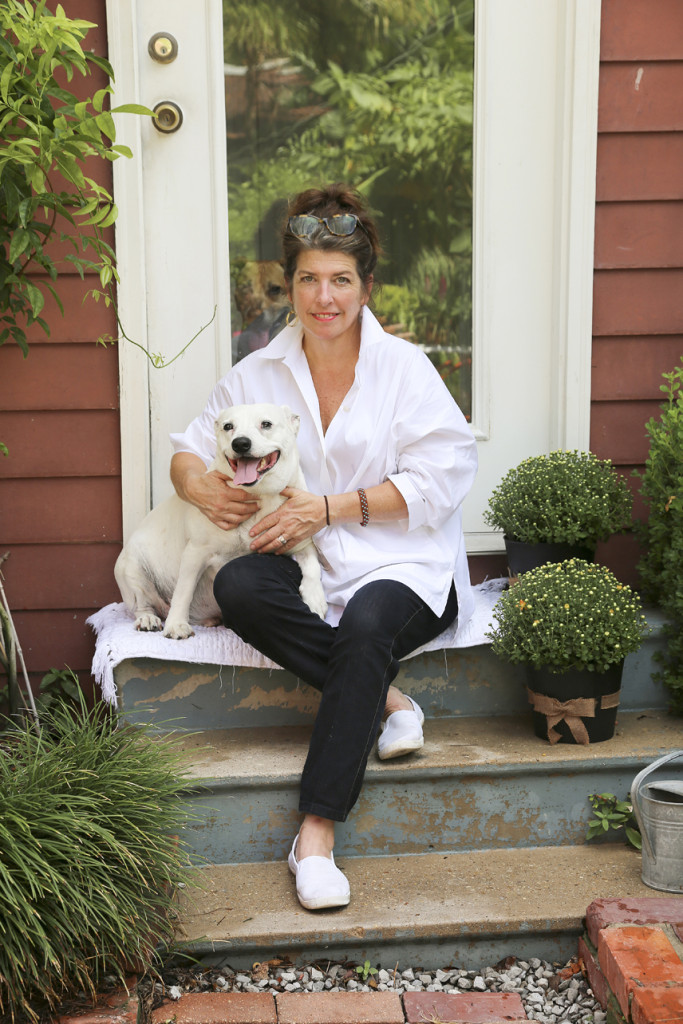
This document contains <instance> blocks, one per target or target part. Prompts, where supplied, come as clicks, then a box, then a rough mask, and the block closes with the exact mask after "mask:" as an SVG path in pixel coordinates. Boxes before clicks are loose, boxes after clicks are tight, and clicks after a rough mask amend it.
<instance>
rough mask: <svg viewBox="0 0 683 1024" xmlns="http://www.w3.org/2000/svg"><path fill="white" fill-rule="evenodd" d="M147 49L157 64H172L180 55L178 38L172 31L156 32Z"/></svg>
mask: <svg viewBox="0 0 683 1024" xmlns="http://www.w3.org/2000/svg"><path fill="white" fill-rule="evenodd" d="M147 51H148V53H149V55H150V57H151V58H152V60H155V61H156V62H157V64H170V63H171V61H172V60H175V59H176V57H177V56H178V40H177V39H176V38H175V36H172V35H171V33H170V32H155V33H154V35H153V36H152V38H151V39H150V41H149V43H148V44H147Z"/></svg>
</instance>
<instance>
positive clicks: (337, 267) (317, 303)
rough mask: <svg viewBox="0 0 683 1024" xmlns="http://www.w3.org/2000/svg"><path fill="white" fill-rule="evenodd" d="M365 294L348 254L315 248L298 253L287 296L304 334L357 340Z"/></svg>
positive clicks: (337, 339) (366, 290)
mask: <svg viewBox="0 0 683 1024" xmlns="http://www.w3.org/2000/svg"><path fill="white" fill-rule="evenodd" d="M371 287H372V282H371V283H370V288H371ZM369 295H370V289H369V288H365V287H364V286H363V282H362V281H361V279H360V275H359V274H358V268H357V265H356V261H355V259H354V258H353V257H352V256H348V255H346V254H345V253H339V252H333V251H332V252H324V251H321V250H319V249H312V250H310V251H307V252H302V253H301V254H300V255H299V257H298V259H297V263H296V270H295V271H294V277H293V278H292V281H291V284H290V288H289V297H290V301H291V303H292V305H293V307H294V312H295V313H296V314H297V316H298V317H299V320H300V321H301V323H302V325H303V329H304V334H305V335H307V336H311V337H314V338H317V339H319V340H320V341H340V340H341V341H344V340H347V341H354V342H357V341H358V339H359V337H360V312H361V309H362V308H363V306H364V305H365V303H366V302H367V300H368V298H369Z"/></svg>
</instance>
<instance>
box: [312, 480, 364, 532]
mask: <svg viewBox="0 0 683 1024" xmlns="http://www.w3.org/2000/svg"><path fill="white" fill-rule="evenodd" d="M361 492H362V497H361ZM323 499H324V502H325V520H326V522H325V525H326V526H335V525H340V524H341V523H358V525H359V526H367V524H368V522H369V521H370V518H371V513H370V505H369V502H368V498H367V494H366V492H365V490H364V489H363V488H360V489H359V490H357V491H347V492H346V493H344V494H327V495H323Z"/></svg>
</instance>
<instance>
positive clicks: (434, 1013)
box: [403, 992, 527, 1024]
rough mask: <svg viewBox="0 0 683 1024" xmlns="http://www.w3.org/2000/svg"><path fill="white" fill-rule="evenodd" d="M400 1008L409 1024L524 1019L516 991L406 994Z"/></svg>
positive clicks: (468, 1023)
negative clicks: (436, 1021) (435, 1021)
mask: <svg viewBox="0 0 683 1024" xmlns="http://www.w3.org/2000/svg"><path fill="white" fill-rule="evenodd" d="M403 1008H404V1010H405V1015H406V1021H407V1022H408V1024H424V1022H425V1021H431V1020H440V1021H449V1024H450V1022H452V1024H499V1022H502V1021H505V1022H506V1024H509V1022H511V1021H521V1020H526V1019H527V1016H526V1013H525V1012H524V1005H523V1003H522V1000H521V999H520V997H519V996H518V995H517V993H516V992H462V993H460V992H406V994H405V995H404V997H403Z"/></svg>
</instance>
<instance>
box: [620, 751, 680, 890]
mask: <svg viewBox="0 0 683 1024" xmlns="http://www.w3.org/2000/svg"><path fill="white" fill-rule="evenodd" d="M677 757H683V750H677V751H675V752H674V753H672V754H667V755H666V756H665V757H660V759H659V760H658V761H654V762H653V763H652V764H651V765H648V767H647V768H644V769H643V770H642V772H640V773H639V774H638V775H636V777H635V779H634V780H633V785H632V786H631V803H632V804H633V812H634V814H635V816H636V821H637V822H638V825H639V827H640V832H641V835H642V837H643V870H642V875H641V877H642V879H643V881H644V882H645V885H649V886H650V888H651V889H661V890H663V891H664V892H683V780H681V779H668V780H667V779H665V780H663V781H661V782H648V783H647V785H644V782H645V779H646V777H647V776H648V775H650V773H651V772H654V771H656V769H657V768H661V767H662V765H665V764H667V762H669V761H673V760H675V758H677Z"/></svg>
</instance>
